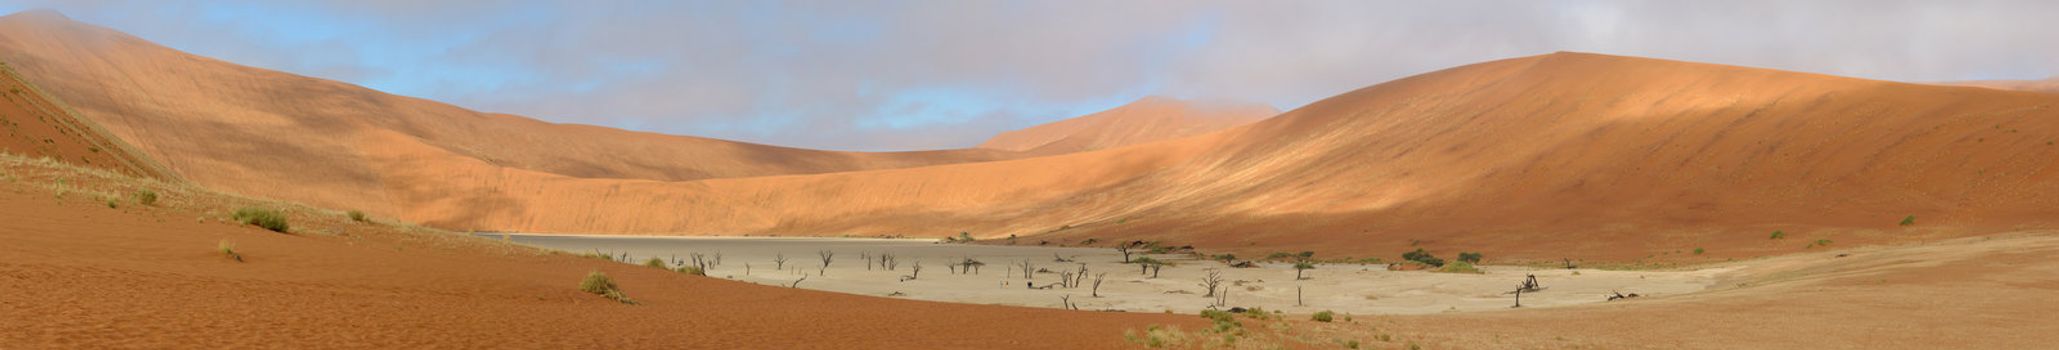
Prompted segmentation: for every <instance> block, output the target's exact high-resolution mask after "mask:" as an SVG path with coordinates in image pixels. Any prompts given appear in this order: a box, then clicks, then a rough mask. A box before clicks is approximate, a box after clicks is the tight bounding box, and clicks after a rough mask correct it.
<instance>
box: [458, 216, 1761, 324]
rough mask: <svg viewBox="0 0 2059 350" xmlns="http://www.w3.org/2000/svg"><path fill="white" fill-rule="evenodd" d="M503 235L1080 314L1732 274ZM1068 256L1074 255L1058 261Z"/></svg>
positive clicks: (1603, 293)
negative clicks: (882, 261)
mask: <svg viewBox="0 0 2059 350" xmlns="http://www.w3.org/2000/svg"><path fill="white" fill-rule="evenodd" d="M489 236H492V237H499V235H489ZM508 239H510V240H512V241H514V242H516V243H520V244H527V245H533V246H538V247H544V248H552V249H559V250H564V251H568V252H574V253H593V252H601V253H603V254H607V255H611V256H614V257H616V259H620V260H624V261H627V262H636V263H640V262H643V261H644V260H645V259H648V258H650V257H657V258H659V259H661V260H666V261H668V262H687V264H691V262H690V261H691V260H692V254H696V253H698V254H702V255H703V257H704V258H705V259H706V260H711V261H712V260H714V259H715V254H718V253H719V254H721V255H722V256H721V261H720V263H719V264H711V265H712V266H710V268H709V269H708V270H709V271H708V275H709V276H712V277H719V278H726V279H733V280H739V281H747V282H753V283H761V284H767V285H792V284H794V283H795V282H796V281H799V282H800V283H799V287H800V288H806V289H816V290H825V291H836V292H844V293H852V294H864V295H876V296H895V297H901V298H909V299H920V300H934V301H949V302H961V303H978V304H1000V305H1019V306H1032V307H1052V308H1059V307H1064V302H1066V301H1068V300H1069V301H1071V302H1072V303H1073V305H1074V306H1076V307H1078V308H1079V309H1082V310H1110V309H1113V310H1124V311H1141V312H1159V311H1167V310H1170V311H1172V312H1175V313H1182V314H1186V313H1193V312H1196V311H1199V310H1201V309H1204V308H1207V307H1209V306H1211V305H1212V304H1213V303H1214V299H1215V298H1212V297H1208V296H1206V294H1207V288H1206V287H1203V286H1202V285H1201V283H1202V281H1203V280H1204V278H1205V277H1206V276H1207V274H1208V273H1211V272H1216V273H1220V274H1221V276H1222V282H1221V283H1222V285H1225V286H1228V289H1229V294H1228V298H1227V302H1226V304H1227V306H1241V307H1260V308H1264V309H1267V310H1282V311H1286V312H1289V313H1313V312H1317V311H1323V310H1331V311H1336V312H1343V313H1353V314H1431V313H1442V312H1461V311H1499V310H1507V309H1509V308H1510V306H1513V305H1514V303H1515V296H1514V295H1512V294H1509V292H1511V291H1512V290H1513V289H1515V287H1516V286H1518V285H1519V283H1521V282H1522V281H1523V280H1524V278H1525V277H1526V276H1527V275H1532V274H1534V275H1536V276H1537V278H1538V279H1539V281H1540V284H1542V285H1544V286H1545V287H1546V289H1545V290H1543V291H1540V292H1535V293H1526V294H1525V295H1524V296H1523V305H1524V307H1528V308H1535V307H1549V306H1562V305H1574V304H1587V303H1598V302H1603V301H1605V300H1606V297H1607V295H1609V294H1611V292H1615V291H1621V292H1623V293H1626V294H1627V293H1638V294H1642V295H1647V296H1659V295H1678V294H1686V293H1692V292H1695V291H1699V290H1702V289H1705V288H1708V287H1709V286H1711V285H1712V284H1714V283H1715V281H1716V280H1717V279H1718V277H1719V276H1720V275H1722V274H1723V273H1725V272H1729V271H1734V270H1736V268H1735V267H1715V268H1705V269H1700V270H1692V271H1605V270H1595V269H1579V270H1566V269H1537V268H1530V267H1517V266H1486V267H1483V270H1485V272H1486V273H1484V274H1461V273H1435V272H1426V271H1387V270H1386V268H1385V265H1361V264H1321V265H1318V266H1317V267H1316V268H1315V269H1313V270H1308V271H1306V272H1305V274H1304V277H1306V279H1302V280H1296V279H1295V271H1294V269H1293V268H1292V265H1290V264H1280V263H1268V264H1262V266H1261V267H1256V268H1231V267H1229V266H1227V265H1226V264H1224V263H1221V262H1217V261H1211V260H1199V259H1196V258H1195V257H1193V256H1191V255H1187V254H1165V255H1152V256H1151V257H1152V258H1154V259H1158V260H1163V261H1168V262H1172V263H1173V265H1172V266H1168V267H1165V268H1163V269H1161V270H1160V271H1159V274H1158V275H1157V276H1156V277H1153V276H1151V275H1149V274H1144V273H1143V272H1142V269H1141V268H1140V267H1138V266H1137V265H1135V264H1124V263H1122V255H1121V254H1120V253H1118V252H1116V251H1115V250H1113V249H1107V248H1057V247H1038V246H1002V245H967V244H939V243H936V241H935V240H913V239H909V240H888V239H838V238H687V237H607V236H544V235H510V236H509V237H508ZM824 250H827V251H830V252H833V253H834V256H833V257H832V261H831V262H830V264H829V268H828V269H822V268H821V266H822V259H821V256H820V252H821V251H824ZM624 254H627V258H626V259H625V258H623V255H624ZM882 254H892V255H895V256H897V260H900V263H899V264H898V266H896V267H897V268H895V269H893V270H888V269H886V268H884V267H881V266H878V264H877V259H878V256H879V255H882ZM780 255H784V256H785V257H786V259H787V261H786V263H785V264H783V266H784V269H782V268H781V266H782V264H779V263H777V262H775V259H776V258H777V257H778V256H780ZM1138 256H1143V255H1142V254H1139V255H1138ZM866 257H872V259H873V261H874V262H873V263H872V264H871V265H873V266H870V267H868V266H867V265H868V263H867V258H866ZM1061 257H1062V258H1064V259H1066V260H1071V261H1072V262H1058V261H1057V260H1058V259H1059V258H1061ZM968 258H970V259H975V260H979V261H980V262H983V263H985V264H986V265H985V266H983V267H981V268H980V270H979V272H978V273H977V274H962V273H954V272H953V271H952V270H951V269H952V267H950V266H947V265H948V264H954V263H958V262H962V261H964V260H965V259H968ZM1025 261H1027V262H1029V263H1030V266H1031V271H1049V272H1040V273H1036V274H1034V275H1035V276H1034V278H1031V279H1028V280H1025V279H1024V278H1023V274H1022V272H1021V271H1022V267H1021V264H1022V263H1023V262H1025ZM917 262H920V263H921V264H922V272H921V274H920V275H919V276H916V277H917V278H915V279H913V280H905V281H904V280H902V279H903V278H904V277H905V276H909V275H910V274H911V273H912V272H913V270H914V268H913V266H914V265H915V264H916V263H917ZM1082 266H1084V267H1085V268H1086V269H1087V271H1088V272H1087V276H1088V277H1086V278H1084V279H1083V280H1084V282H1082V283H1080V285H1079V286H1077V287H1074V288H1066V287H1064V286H1056V287H1051V288H1049V289H1031V288H1030V287H1029V285H1028V284H1026V283H1034V284H1035V285H1036V286H1039V287H1042V286H1046V285H1051V284H1055V283H1058V282H1059V281H1060V280H1061V279H1062V277H1061V273H1060V272H1077V271H1079V269H1080V268H1081V267H1082ZM747 270H748V271H747ZM1104 273H1105V274H1106V275H1103V278H1104V280H1103V284H1102V285H1101V287H1100V289H1099V295H1100V296H1099V297H1094V296H1093V294H1095V292H1094V289H1093V287H1092V285H1093V279H1094V276H1096V275H1101V274H1104ZM804 277H805V278H806V279H805V280H803V278H804ZM1297 293H1299V298H1300V301H1299V303H1297V301H1296V297H1297ZM1068 296H1069V297H1068ZM1068 298H1069V299H1068Z"/></svg>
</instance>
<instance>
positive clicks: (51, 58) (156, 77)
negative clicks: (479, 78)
mask: <svg viewBox="0 0 2059 350" xmlns="http://www.w3.org/2000/svg"><path fill="white" fill-rule="evenodd" d="M0 60H5V61H7V62H9V63H11V64H13V66H14V67H15V68H16V69H17V70H19V71H21V73H22V74H23V75H25V76H27V77H28V80H30V81H32V82H35V83H37V84H40V85H42V86H43V87H45V88H46V89H47V90H48V91H50V92H51V93H52V94H53V95H56V96H58V97H59V98H60V99H61V100H64V101H65V102H67V103H69V104H71V105H72V106H74V107H76V109H77V110H78V112H79V113H80V114H81V115H82V116H83V117H85V118H86V119H89V120H92V121H95V122H99V123H100V124H102V125H104V126H106V127H107V129H109V131H110V132H112V133H113V134H115V135H118V136H119V137H121V138H123V139H125V140H128V141H130V142H131V143H133V144H135V145H136V146H137V148H138V149H140V150H141V152H142V153H144V154H147V155H149V156H153V157H155V158H157V159H159V160H161V161H162V162H163V163H165V164H166V165H167V166H168V167H169V168H170V169H171V170H172V171H175V172H177V173H178V174H179V175H182V176H183V177H185V178H188V179H191V180H193V181H195V182H198V183H200V184H203V185H207V186H210V187H215V188H221V189H225V190H230V191H235V192H241V193H248V194H257V195H266V196H270V197H274V198H281V199H291V200H298V201H305V202H309V203H312V204H318V205H323V206H330V207H359V208H363V209H364V210H367V211H373V212H379V213H392V212H397V211H398V209H397V208H396V207H394V206H392V205H391V204H389V203H391V202H392V199H391V198H389V194H388V193H382V192H380V191H377V190H376V189H378V188H380V187H384V186H389V185H393V184H387V182H389V181H391V178H390V176H389V175H388V174H382V173H379V172H377V171H376V170H375V168H374V167H371V166H369V164H368V158H369V157H372V156H375V155H377V154H382V153H388V152H390V151H387V150H386V149H390V148H410V149H414V148H427V149H434V150H435V152H437V153H440V154H447V155H451V156H454V157H459V158H466V159H475V160H478V161H481V162H485V163H488V164H492V165H494V166H498V167H506V168H510V169H524V170H533V171H537V172H542V173H550V174H559V175H565V176H573V177H583V178H617V179H653V180H695V179H706V178H721V177H739V176H762V175H781V174H804V173H823V172H836V171H850V170H863V169H881V168H896V167H909V166H922V165H932V164H943V163H955V162H967V161H984V160H992V159H1000V158H1006V157H1014V156H1016V155H1014V154H1012V153H1011V152H1001V151H992V150H954V151H924V152H891V153H856V152H830V151H816V150H804V149H794V148H785V147H776V146H766V145H757V144H748V143H739V142H731V141H724V140H715V139H707V138H697V137H686V136H671V135H660V134H651V133H641V132H631V131H624V130H617V129H610V128H602V127H594V126H584V125H564V124H552V123H547V122H542V121H538V120H534V119H528V118H524V117H519V116H512V115H504V114H491V113H481V112H475V111H470V110H466V109H462V108H458V107H455V106H451V105H448V104H443V103H438V102H434V101H428V100H422V99H416V98H409V97H402V96H394V95H389V94H385V93H381V92H377V91H373V90H370V89H365V88H362V87H358V86H354V85H349V84H344V83H339V82H335V81H328V80H321V79H315V78H308V77H303V76H297V75H292V74H287V73H281V72H276V71H269V70H263V69H257V68H251V67H245V66H240V65H235V64H231V63H228V62H222V61H218V60H214V59H209V58H205V57H199V56H194V55H191V54H187V53H184V52H179V51H176V50H172V49H169V48H165V47H162V46H158V45H156V44H153V43H150V42H147V41H144V40H142V39H140V38H136V37H133V36H129V35H127V34H123V33H119V32H116V31H113V30H110V29H107V28H102V27H97V26H93V25H90V24H85V23H81V22H76V21H73V20H70V19H68V18H66V17H64V16H63V15H61V14H57V13H55V12H49V11H34V12H24V13H19V14H15V15H10V16H6V17H4V18H0ZM388 134H392V135H399V136H400V137H397V138H386V137H385V135H388ZM371 139H377V140H379V142H366V140H371ZM403 185H404V184H403Z"/></svg>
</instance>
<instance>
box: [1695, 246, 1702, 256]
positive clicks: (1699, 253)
mask: <svg viewBox="0 0 2059 350" xmlns="http://www.w3.org/2000/svg"><path fill="white" fill-rule="evenodd" d="M1694 255H1702V248H1701V247H1695V248H1694Z"/></svg>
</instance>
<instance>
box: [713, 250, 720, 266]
mask: <svg viewBox="0 0 2059 350" xmlns="http://www.w3.org/2000/svg"><path fill="white" fill-rule="evenodd" d="M713 265H714V266H722V252H715V264H713Z"/></svg>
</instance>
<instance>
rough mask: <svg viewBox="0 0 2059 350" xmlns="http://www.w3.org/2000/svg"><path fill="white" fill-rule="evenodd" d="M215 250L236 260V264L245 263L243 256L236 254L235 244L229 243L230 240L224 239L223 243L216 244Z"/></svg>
mask: <svg viewBox="0 0 2059 350" xmlns="http://www.w3.org/2000/svg"><path fill="white" fill-rule="evenodd" d="M214 249H215V250H218V251H221V252H222V255H227V256H229V258H232V259H236V262H243V254H238V253H236V243H235V242H229V240H226V239H224V240H222V241H221V242H215V244H214Z"/></svg>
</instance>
